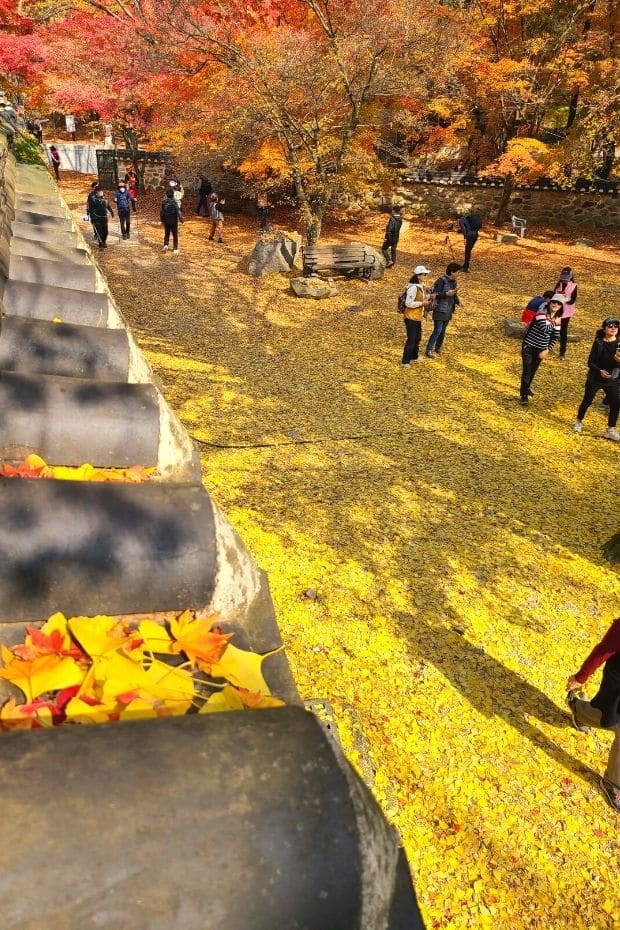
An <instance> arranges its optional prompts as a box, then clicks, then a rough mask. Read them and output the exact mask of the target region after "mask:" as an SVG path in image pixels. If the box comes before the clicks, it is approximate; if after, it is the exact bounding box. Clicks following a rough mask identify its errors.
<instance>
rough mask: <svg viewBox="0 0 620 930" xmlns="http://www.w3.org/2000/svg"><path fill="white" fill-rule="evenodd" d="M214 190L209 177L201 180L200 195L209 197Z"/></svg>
mask: <svg viewBox="0 0 620 930" xmlns="http://www.w3.org/2000/svg"><path fill="white" fill-rule="evenodd" d="M212 191H213V188H212V187H211V181H209V180H207V178H203V179H202V181H201V182H200V187H199V188H198V193H199V194H200V196H201V197H208V196H209V194H210V193H211V192H212Z"/></svg>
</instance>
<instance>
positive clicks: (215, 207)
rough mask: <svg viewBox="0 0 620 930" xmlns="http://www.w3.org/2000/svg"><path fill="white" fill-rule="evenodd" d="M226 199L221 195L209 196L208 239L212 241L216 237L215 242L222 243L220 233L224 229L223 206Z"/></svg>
mask: <svg viewBox="0 0 620 930" xmlns="http://www.w3.org/2000/svg"><path fill="white" fill-rule="evenodd" d="M225 204H226V198H225V197H223V196H222V195H221V194H215V195H213V194H211V234H210V236H209V239H210V240H211V241H213V239H214V237H215V236H216V235H217V241H218V242H223V241H224V240H223V239H222V231H223V229H224V206H225Z"/></svg>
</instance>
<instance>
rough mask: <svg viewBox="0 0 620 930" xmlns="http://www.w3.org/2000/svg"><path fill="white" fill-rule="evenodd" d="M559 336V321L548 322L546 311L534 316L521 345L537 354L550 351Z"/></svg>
mask: <svg viewBox="0 0 620 930" xmlns="http://www.w3.org/2000/svg"><path fill="white" fill-rule="evenodd" d="M559 336H560V320H559V319H557V320H550V319H549V317H548V316H547V314H546V311H544V310H543V311H542V312H539V313H537V314H536V316H535V317H534V319H533V320H532V322H531V323H530V325H529V326H528V328H527V329H526V331H525V337H524V339H523V345H524V346H527V347H528V348H530V349H535V350H536V351H537V352H544V351H546V350H547V349H550V348H551V346H552V345H553V344H554V343H555V342H557V340H558V339H559Z"/></svg>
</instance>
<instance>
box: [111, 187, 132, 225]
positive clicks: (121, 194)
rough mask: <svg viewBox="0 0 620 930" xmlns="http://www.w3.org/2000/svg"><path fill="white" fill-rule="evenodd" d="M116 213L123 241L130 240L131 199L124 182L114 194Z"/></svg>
mask: <svg viewBox="0 0 620 930" xmlns="http://www.w3.org/2000/svg"><path fill="white" fill-rule="evenodd" d="M114 201H115V203H116V211H117V213H118V219H119V222H120V225H121V235H122V237H123V239H129V235H130V228H131V197H130V195H129V191H128V190H127V187H126V185H125V182H124V181H119V182H118V190H117V191H115V193H114Z"/></svg>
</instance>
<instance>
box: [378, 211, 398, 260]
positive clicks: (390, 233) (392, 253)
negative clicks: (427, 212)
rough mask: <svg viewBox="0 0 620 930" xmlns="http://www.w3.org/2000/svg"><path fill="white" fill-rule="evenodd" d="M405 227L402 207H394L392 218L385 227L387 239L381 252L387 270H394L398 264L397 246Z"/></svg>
mask: <svg viewBox="0 0 620 930" xmlns="http://www.w3.org/2000/svg"><path fill="white" fill-rule="evenodd" d="M402 225H403V218H402V216H401V215H400V207H392V213H391V216H390V218H389V220H388V222H387V226H386V227H385V238H384V240H383V245H382V246H381V251H382V252H383V254H384V256H385V260H386V262H387V266H386V267H387V268H393V267H394V265H395V264H396V246H397V245H398V240H399V238H400V228H401V226H402Z"/></svg>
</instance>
